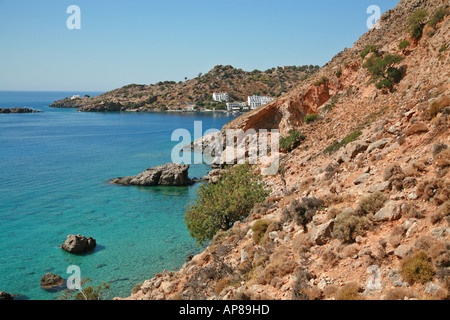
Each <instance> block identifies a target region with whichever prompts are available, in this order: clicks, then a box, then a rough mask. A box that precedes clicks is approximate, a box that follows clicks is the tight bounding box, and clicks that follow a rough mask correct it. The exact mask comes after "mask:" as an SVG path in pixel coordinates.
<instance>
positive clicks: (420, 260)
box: [400, 251, 435, 284]
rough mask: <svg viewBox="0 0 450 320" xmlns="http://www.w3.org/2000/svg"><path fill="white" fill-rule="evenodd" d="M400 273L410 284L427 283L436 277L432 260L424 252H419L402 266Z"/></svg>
mask: <svg viewBox="0 0 450 320" xmlns="http://www.w3.org/2000/svg"><path fill="white" fill-rule="evenodd" d="M400 273H401V275H402V277H403V279H404V280H405V281H407V282H409V283H411V284H412V283H416V282H418V283H427V282H429V281H431V280H432V279H433V277H434V273H435V270H434V268H433V265H432V263H431V258H430V257H429V256H428V254H427V253H426V252H424V251H418V252H416V253H415V254H414V255H412V256H411V257H409V258H407V259H406V260H405V261H403V263H402V264H401V269H400Z"/></svg>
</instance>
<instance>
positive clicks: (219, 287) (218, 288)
mask: <svg viewBox="0 0 450 320" xmlns="http://www.w3.org/2000/svg"><path fill="white" fill-rule="evenodd" d="M229 285H230V279H229V278H223V279H222V280H220V281H219V282H217V284H216V288H215V289H214V292H215V293H216V294H217V295H219V294H220V293H221V292H222V291H223V289H225V288H226V287H228V286H229Z"/></svg>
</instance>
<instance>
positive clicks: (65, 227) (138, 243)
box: [0, 91, 233, 299]
mask: <svg viewBox="0 0 450 320" xmlns="http://www.w3.org/2000/svg"><path fill="white" fill-rule="evenodd" d="M73 94H80V93H75V92H74V93H70V92H5V91H3V92H1V91H0V107H23V106H27V107H31V108H36V109H40V110H42V111H44V112H43V113H33V114H2V115H0V165H1V170H0V181H1V183H0V291H6V292H9V293H13V294H20V295H22V296H21V298H28V299H53V298H54V297H55V295H56V294H55V293H51V292H47V291H45V290H43V289H41V288H40V285H39V282H40V278H41V277H42V276H43V275H44V274H45V273H47V272H52V273H56V274H59V275H61V276H62V277H63V278H67V277H68V276H69V274H66V270H67V267H68V266H70V265H78V266H79V267H80V268H81V276H82V277H88V278H90V279H92V280H93V283H94V284H98V283H101V282H107V283H108V282H109V283H111V297H113V296H122V297H123V296H128V295H129V294H130V292H131V289H132V288H133V287H134V285H136V284H137V283H140V282H143V281H144V280H145V279H148V278H151V277H153V276H154V275H155V273H158V272H162V271H163V270H164V269H167V270H174V269H177V268H179V267H181V266H182V264H183V263H184V261H185V258H186V257H187V256H188V255H190V254H195V253H197V252H199V251H200V250H201V249H200V248H197V247H196V246H195V241H194V240H193V239H191V237H190V236H189V232H188V231H187V229H186V226H185V224H184V222H183V214H184V207H185V205H186V204H187V203H188V201H189V199H191V198H192V197H193V196H194V194H195V189H196V186H191V187H150V188H139V187H124V186H117V185H111V184H109V183H108V180H109V179H111V178H115V177H119V176H126V175H135V174H137V173H139V172H141V171H143V170H145V169H146V168H147V167H150V166H155V165H159V164H164V163H167V162H170V161H171V159H170V154H171V150H172V148H173V146H175V145H176V144H177V143H178V142H173V141H170V138H171V134H172V131H173V130H174V129H177V128H185V129H188V130H189V131H191V132H193V130H194V121H202V122H203V130H207V129H210V128H216V129H220V128H221V127H222V126H223V125H224V124H225V123H227V122H228V121H230V120H231V119H232V118H233V117H232V116H231V115H226V114H214V115H211V114H199V113H175V114H172V113H170V114H169V113H167V114H166V113H83V112H77V111H76V110H75V109H52V108H48V107H47V106H48V105H49V103H51V102H52V101H54V100H57V99H61V98H64V97H66V96H71V95H73ZM82 94H85V93H82ZM89 94H90V95H91V96H93V95H95V93H89ZM208 169H209V167H208V166H207V165H192V166H191V168H190V170H189V175H190V177H194V176H196V177H201V176H203V175H204V174H205V173H206V172H207V171H208ZM68 234H83V235H86V236H92V237H94V238H95V239H96V240H97V244H98V245H97V248H96V249H95V251H93V252H92V253H90V254H87V255H81V256H77V255H72V254H69V253H66V252H64V251H62V250H61V249H60V248H58V246H59V245H60V244H61V243H63V242H64V240H65V238H66V236H67V235H68Z"/></svg>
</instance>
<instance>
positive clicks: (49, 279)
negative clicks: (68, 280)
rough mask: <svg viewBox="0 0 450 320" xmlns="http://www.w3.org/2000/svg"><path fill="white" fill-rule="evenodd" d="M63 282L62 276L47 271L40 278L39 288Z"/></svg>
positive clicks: (46, 287) (47, 287) (55, 285)
mask: <svg viewBox="0 0 450 320" xmlns="http://www.w3.org/2000/svg"><path fill="white" fill-rule="evenodd" d="M63 282H64V280H63V278H61V277H60V276H59V275H57V274H53V273H47V274H45V275H43V276H42V278H41V288H42V289H51V288H54V287H57V286H60V285H61V284H62V283H63Z"/></svg>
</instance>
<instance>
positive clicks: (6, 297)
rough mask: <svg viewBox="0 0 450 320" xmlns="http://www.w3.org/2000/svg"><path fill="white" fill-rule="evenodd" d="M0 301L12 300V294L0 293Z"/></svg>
mask: <svg viewBox="0 0 450 320" xmlns="http://www.w3.org/2000/svg"><path fill="white" fill-rule="evenodd" d="M2 300H14V297H13V295H12V294H9V293H7V292H5V291H0V301H2Z"/></svg>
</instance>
